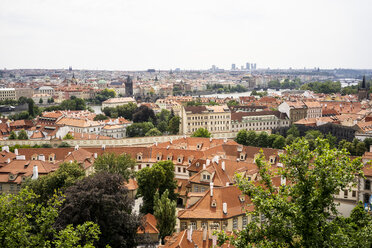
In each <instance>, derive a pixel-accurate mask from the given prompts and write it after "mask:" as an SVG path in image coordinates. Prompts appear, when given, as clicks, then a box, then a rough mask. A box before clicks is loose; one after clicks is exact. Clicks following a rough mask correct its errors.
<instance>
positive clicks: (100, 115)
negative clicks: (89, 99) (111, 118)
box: [93, 114, 108, 121]
mask: <svg viewBox="0 0 372 248" xmlns="http://www.w3.org/2000/svg"><path fill="white" fill-rule="evenodd" d="M107 119H108V117H107V116H106V115H104V114H98V115H96V116H95V117H94V119H93V120H94V121H104V120H107Z"/></svg>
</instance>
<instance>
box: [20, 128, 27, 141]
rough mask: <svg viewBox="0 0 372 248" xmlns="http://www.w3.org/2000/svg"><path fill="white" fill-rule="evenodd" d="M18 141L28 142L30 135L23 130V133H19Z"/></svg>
mask: <svg viewBox="0 0 372 248" xmlns="http://www.w3.org/2000/svg"><path fill="white" fill-rule="evenodd" d="M18 139H19V140H27V139H28V135H27V133H26V131H25V130H24V129H22V130H21V131H19V133H18Z"/></svg>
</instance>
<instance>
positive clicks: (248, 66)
mask: <svg viewBox="0 0 372 248" xmlns="http://www.w3.org/2000/svg"><path fill="white" fill-rule="evenodd" d="M245 69H246V70H250V69H251V64H250V63H248V62H247V63H245Z"/></svg>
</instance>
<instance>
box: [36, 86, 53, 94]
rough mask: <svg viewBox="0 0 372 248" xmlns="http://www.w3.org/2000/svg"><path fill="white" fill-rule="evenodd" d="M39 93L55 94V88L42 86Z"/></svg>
mask: <svg viewBox="0 0 372 248" xmlns="http://www.w3.org/2000/svg"><path fill="white" fill-rule="evenodd" d="M37 91H38V93H39V94H48V95H51V96H54V89H53V88H52V87H50V86H41V87H40V88H38V89H37Z"/></svg>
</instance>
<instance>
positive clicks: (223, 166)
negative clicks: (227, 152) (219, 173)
mask: <svg viewBox="0 0 372 248" xmlns="http://www.w3.org/2000/svg"><path fill="white" fill-rule="evenodd" d="M221 168H222V170H223V171H225V169H226V168H225V161H222V163H221Z"/></svg>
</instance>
